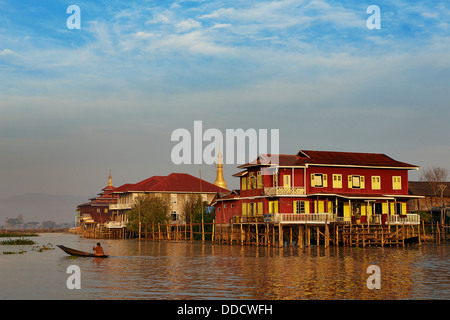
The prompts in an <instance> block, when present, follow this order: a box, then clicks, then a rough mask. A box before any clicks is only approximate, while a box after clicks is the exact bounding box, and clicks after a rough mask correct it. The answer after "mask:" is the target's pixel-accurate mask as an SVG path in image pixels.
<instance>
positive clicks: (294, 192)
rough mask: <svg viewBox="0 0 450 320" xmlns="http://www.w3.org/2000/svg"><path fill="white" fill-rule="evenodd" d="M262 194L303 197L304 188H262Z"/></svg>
mask: <svg viewBox="0 0 450 320" xmlns="http://www.w3.org/2000/svg"><path fill="white" fill-rule="evenodd" d="M264 193H265V194H266V195H267V196H269V197H273V196H298V195H305V194H306V192H305V188H304V187H269V188H264Z"/></svg>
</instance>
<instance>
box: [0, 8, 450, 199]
mask: <svg viewBox="0 0 450 320" xmlns="http://www.w3.org/2000/svg"><path fill="white" fill-rule="evenodd" d="M70 5H76V6H78V7H79V8H80V15H79V18H80V19H79V21H80V28H79V29H70V28H68V23H67V20H68V19H69V18H70V17H71V16H72V14H73V13H74V12H72V11H70V12H69V13H67V8H68V7H69V6H70ZM371 5H377V6H378V7H379V8H380V16H379V22H380V28H379V29H369V28H368V27H367V20H368V19H369V18H370V17H371V16H372V13H367V8H368V7H369V6H371ZM70 21H72V20H70ZM73 21H75V20H73ZM449 23H450V6H449V3H448V1H440V0H436V1H417V0H416V1H414V0H413V1H406V0H403V1H400V0H394V1H381V0H373V1H372V0H371V1H368V2H364V1H356V0H355V1H333V0H309V1H306V0H305V1H303V0H279V1H264V0H259V1H253V0H246V1H241V0H234V1H222V0H213V1H206V0H196V1H187V0H172V1H170V0H165V1H157V0H152V1H116V0H108V1H103V0H98V1H84V0H70V1H62V0H49V1H35V0H34V1H32V0H21V1H12V0H11V1H9V0H0V198H3V197H8V196H13V195H20V194H24V193H31V192H33V193H35V192H42V193H50V194H71V195H86V196H89V197H91V196H95V195H96V194H97V193H98V192H100V190H101V189H102V188H103V187H105V186H106V185H107V181H108V180H107V178H108V174H109V170H111V172H112V177H113V179H112V180H113V184H114V185H115V186H120V185H122V184H124V183H136V182H139V181H141V180H144V179H146V178H148V177H150V176H153V175H167V174H170V173H171V172H186V173H190V174H192V175H194V176H197V177H199V176H202V178H204V179H205V180H208V181H210V182H213V181H214V179H215V167H214V166H213V165H206V164H196V165H194V164H191V165H189V164H181V165H176V164H174V163H173V161H172V160H171V150H172V149H173V148H174V146H175V145H176V142H173V141H171V134H172V132H173V131H174V130H176V129H178V128H185V129H187V130H189V131H190V132H193V128H194V121H202V125H203V129H204V130H206V129H208V128H216V129H218V130H220V131H221V132H224V133H225V131H226V129H238V128H242V129H244V130H246V129H249V128H254V129H268V130H270V129H279V137H280V140H279V151H280V153H283V154H295V153H297V152H298V151H299V150H301V149H305V150H326V151H333V150H335V151H350V152H374V153H385V154H387V155H389V156H391V157H392V158H394V159H396V160H399V161H403V162H408V163H411V164H414V165H417V166H420V167H421V168H422V169H423V168H427V167H431V166H440V167H444V168H447V169H449V170H450V139H449V137H450V121H449V120H450V108H449V106H450V105H449V98H450V90H449V89H448V88H450V37H449V31H450V24H449ZM237 165H238V164H226V165H225V166H224V176H225V179H226V181H227V183H228V187H229V188H230V189H231V188H237V186H238V180H237V179H238V178H234V177H231V175H232V174H234V173H236V172H239V169H238V168H237ZM419 173H420V171H419V172H416V171H411V172H410V180H417V179H418V175H419Z"/></svg>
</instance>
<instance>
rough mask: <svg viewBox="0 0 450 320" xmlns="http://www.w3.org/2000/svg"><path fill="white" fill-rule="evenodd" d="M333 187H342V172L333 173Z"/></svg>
mask: <svg viewBox="0 0 450 320" xmlns="http://www.w3.org/2000/svg"><path fill="white" fill-rule="evenodd" d="M333 188H342V174H333Z"/></svg>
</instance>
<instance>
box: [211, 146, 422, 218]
mask: <svg viewBox="0 0 450 320" xmlns="http://www.w3.org/2000/svg"><path fill="white" fill-rule="evenodd" d="M274 158H276V159H278V161H277V162H276V163H270V162H269V161H268V159H274ZM238 168H240V169H242V171H241V172H239V173H236V174H235V175H234V176H235V177H238V178H239V179H240V191H234V193H233V192H232V193H229V194H227V195H226V196H222V197H219V196H218V197H216V199H215V200H214V205H215V206H216V221H217V222H218V223H230V222H231V221H233V219H234V220H236V217H241V218H240V219H244V220H246V219H248V218H249V217H253V218H254V217H260V218H262V217H264V218H265V219H276V220H277V221H278V220H279V219H281V220H283V221H287V220H289V219H292V221H295V220H296V219H308V218H310V219H334V220H336V221H342V222H344V223H345V222H356V221H360V222H363V223H364V222H376V220H377V221H381V220H382V219H384V220H386V219H391V220H392V219H395V218H396V217H406V215H407V214H408V213H409V207H408V202H409V200H410V199H411V198H415V196H413V195H409V194H408V171H409V170H418V167H417V166H415V165H412V164H408V163H404V162H400V161H397V160H394V159H392V158H390V157H388V156H386V155H384V154H376V153H353V152H335V151H311V150H301V151H299V152H298V153H297V154H295V155H278V156H277V157H267V156H265V155H260V156H258V158H257V159H256V160H255V161H253V162H250V163H246V164H244V165H241V166H239V167H238ZM286 219H287V220H286Z"/></svg>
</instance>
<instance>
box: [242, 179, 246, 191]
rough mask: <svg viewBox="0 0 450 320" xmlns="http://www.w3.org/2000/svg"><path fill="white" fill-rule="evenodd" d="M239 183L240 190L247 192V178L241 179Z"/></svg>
mask: <svg viewBox="0 0 450 320" xmlns="http://www.w3.org/2000/svg"><path fill="white" fill-rule="evenodd" d="M241 182H242V190H247V178H246V177H242V178H241Z"/></svg>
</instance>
